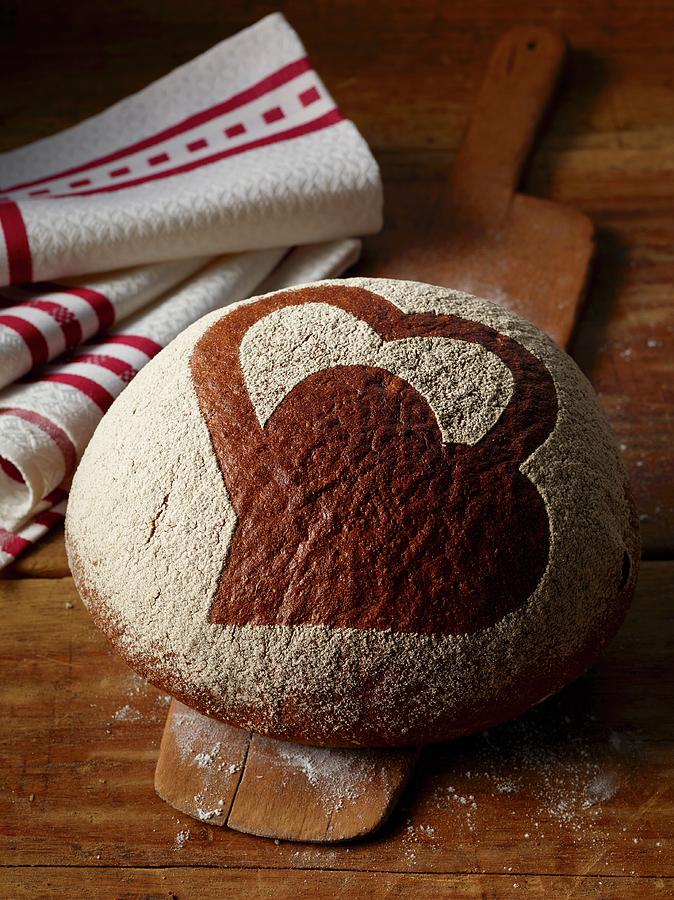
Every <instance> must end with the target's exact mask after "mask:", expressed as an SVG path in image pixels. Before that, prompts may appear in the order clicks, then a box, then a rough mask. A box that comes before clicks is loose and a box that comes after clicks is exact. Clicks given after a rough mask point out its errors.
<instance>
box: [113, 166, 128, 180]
mask: <svg viewBox="0 0 674 900" xmlns="http://www.w3.org/2000/svg"><path fill="white" fill-rule="evenodd" d="M130 171H131V169H130V168H129V167H128V166H120V167H119V169H111V170H110V171H109V172H108V175H109V176H110V178H121V177H122V175H128V174H129V172H130Z"/></svg>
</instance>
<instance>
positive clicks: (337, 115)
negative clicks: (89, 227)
mask: <svg viewBox="0 0 674 900" xmlns="http://www.w3.org/2000/svg"><path fill="white" fill-rule="evenodd" d="M343 118H344V116H343V115H342V114H341V112H340V111H339V109H337V108H336V107H335V108H334V109H331V110H330V111H329V112H327V113H324V114H323V115H322V116H319V117H318V118H316V119H312V120H311V121H310V122H303V123H302V124H301V125H295V126H293V127H292V128H287V129H286V130H285V131H277V132H275V133H274V134H267V135H265V136H264V137H260V138H257V139H256V140H253V141H248V143H246V144H239V145H238V146H237V147H231V148H230V149H228V150H221V151H219V152H218V153H213V154H211V155H210V156H206V157H202V159H197V160H194V161H193V162H189V163H183V164H182V165H180V166H175V167H174V168H172V169H165V170H163V171H161V172H155V173H154V174H152V175H144V176H142V177H140V178H133V179H132V180H131V181H123V182H121V183H120V184H108V185H105V186H103V187H96V188H91V190H88V191H78V192H77V193H76V194H53V195H52V197H53V198H56V199H61V198H65V197H90V196H92V195H94V194H109V193H112V192H114V191H122V190H125V189H127V188H132V187H138V185H141V184H147V183H148V182H150V181H157V180H159V179H163V178H170V177H171V176H173V175H182V174H183V173H184V172H192V171H194V170H195V169H200V168H202V167H203V166H209V165H212V164H213V163H216V162H220V161H221V160H223V159H227V158H228V157H230V156H236V155H238V154H240V153H247V152H248V151H249V150H256V149H258V148H259V147H267V146H269V145H270V144H278V143H281V142H282V141H290V140H293V139H294V138H298V137H302V135H305V134H311V133H312V132H314V131H321V130H322V129H323V128H328V127H329V126H330V125H336V124H337V123H338V122H341V121H342V119H343ZM110 174H112V173H110Z"/></svg>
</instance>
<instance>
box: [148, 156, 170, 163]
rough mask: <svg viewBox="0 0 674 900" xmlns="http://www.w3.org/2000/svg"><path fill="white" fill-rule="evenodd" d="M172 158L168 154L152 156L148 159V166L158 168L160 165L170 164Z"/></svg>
mask: <svg viewBox="0 0 674 900" xmlns="http://www.w3.org/2000/svg"><path fill="white" fill-rule="evenodd" d="M170 158H171V157H170V156H169V155H168V153H157V155H156V156H151V157H150V158H149V159H148V165H151V166H158V165H159V164H160V163H163V162H168V161H169V159H170Z"/></svg>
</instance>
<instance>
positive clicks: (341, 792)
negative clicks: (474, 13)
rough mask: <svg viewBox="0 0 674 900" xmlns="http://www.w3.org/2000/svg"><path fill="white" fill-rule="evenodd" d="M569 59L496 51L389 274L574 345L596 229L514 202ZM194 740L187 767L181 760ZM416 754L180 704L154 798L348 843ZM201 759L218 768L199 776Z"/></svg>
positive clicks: (398, 786)
mask: <svg viewBox="0 0 674 900" xmlns="http://www.w3.org/2000/svg"><path fill="white" fill-rule="evenodd" d="M564 54H565V44H564V39H563V37H562V36H561V35H560V34H559V33H558V32H556V31H553V30H551V29H549V28H541V27H537V26H521V27H517V28H514V29H512V30H511V31H509V32H507V33H506V34H505V35H504V36H503V37H502V38H501V39H500V40H499V42H498V43H497V45H496V48H495V50H494V52H493V54H492V57H491V59H490V61H489V64H488V67H487V71H486V75H485V78H484V81H483V84H482V87H481V89H480V92H479V95H478V98H477V100H476V104H475V108H474V112H473V116H472V119H471V123H470V125H469V128H468V131H467V133H466V136H465V138H464V141H463V144H462V146H461V148H460V150H459V152H458V154H457V157H456V159H455V161H454V164H453V167H452V171H451V175H450V179H449V188H448V191H447V193H446V195H445V196H443V197H442V198H440V202H439V204H438V208H437V209H438V213H437V215H436V217H435V218H434V219H433V220H432V221H431V222H430V223H429V226H428V232H427V233H426V234H425V235H424V238H423V240H422V241H420V245H419V246H418V247H416V248H415V247H414V246H413V245H409V246H408V247H407V248H406V249H405V250H404V251H401V252H400V254H399V256H398V257H397V259H396V261H395V264H394V266H393V270H392V271H391V270H389V271H388V272H387V275H390V276H391V277H398V278H403V279H411V280H418V281H425V282H430V283H432V284H441V285H447V286H448V287H452V288H455V289H460V290H464V291H466V292H467V293H471V294H474V295H476V296H479V297H485V298H487V299H493V300H496V301H498V302H501V303H503V304H504V305H506V306H508V307H509V308H510V309H512V310H514V311H515V312H517V313H519V314H521V315H522V316H524V317H525V318H527V319H529V320H530V321H533V322H534V323H535V324H537V325H538V326H539V327H540V328H542V329H543V330H544V331H546V332H547V333H548V334H550V335H551V336H552V337H554V338H555V339H556V340H557V341H558V343H560V344H561V345H562V346H567V344H568V342H569V340H570V337H571V334H572V331H573V326H574V323H575V320H576V314H577V310H578V308H579V306H580V303H581V298H582V294H583V289H584V286H585V282H586V279H587V272H588V267H589V262H590V259H591V256H592V252H593V227H592V224H591V222H590V221H589V219H588V218H587V217H586V216H584V215H583V214H582V213H580V212H578V211H577V210H574V209H571V208H568V207H564V206H561V205H559V204H556V203H552V202H550V201H548V200H543V199H540V198H534V197H528V196H525V195H523V194H520V193H516V192H515V191H516V187H517V183H518V181H519V178H520V175H521V171H522V168H523V166H524V163H525V161H526V158H527V156H528V153H529V151H530V149H531V146H532V144H533V141H534V138H535V135H536V131H537V128H538V125H539V122H540V119H541V117H542V115H543V113H544V111H545V109H546V107H547V105H548V103H549V101H550V98H551V96H552V93H553V89H554V87H555V84H556V82H557V79H558V76H559V73H560V71H561V68H562V64H563V59H564ZM186 741H187V742H188V743H189V746H190V761H188V762H186V759H185V754H184V752H182V751H181V749H180V748H181V746H184V745H185V742H186ZM214 749H215V753H214ZM418 753H419V749H418V748H398V749H374V750H369V749H358V750H345V749H340V750H331V749H324V748H316V747H306V746H303V745H293V744H288V743H285V742H282V741H276V740H273V739H271V738H265V737H261V736H259V735H256V734H252V733H248V732H244V731H241V730H239V729H237V728H233V727H231V726H228V725H225V724H223V723H221V722H219V721H217V720H215V719H209V718H207V717H205V716H202V715H201V714H200V713H198V712H195V711H194V710H191V709H189V708H188V707H186V706H183V705H182V704H181V703H179V702H178V701H176V700H174V701H173V702H172V704H171V708H170V710H169V715H168V719H167V722H166V726H165V729H164V735H163V738H162V743H161V748H160V753H159V760H158V764H157V770H156V775H155V787H156V790H157V793H158V794H159V796H160V797H162V798H163V799H164V800H166V801H167V802H168V803H170V804H171V805H172V806H174V807H175V808H177V809H179V810H181V811H182V812H185V813H187V814H189V815H191V816H195V817H197V818H201V819H202V820H205V821H208V822H210V823H211V824H219V825H225V824H226V825H228V826H229V827H230V828H234V829H236V830H239V831H243V832H247V833H251V834H256V835H262V836H266V837H272V838H280V839H283V840H297V841H319V842H333V841H344V840H349V839H353V838H357V837H363V836H365V835H367V834H370V833H372V832H373V831H375V830H376V829H377V828H379V827H380V826H381V825H382V823H383V822H384V821H385V820H386V818H387V817H388V815H389V814H390V812H391V811H392V809H393V808H394V806H395V804H396V802H397V800H398V798H399V796H400V794H401V792H402V790H403V789H404V787H405V785H406V783H407V781H408V779H409V777H410V775H411V773H412V771H413V769H414V765H415V762H416V760H417V757H418ZM200 756H201V757H203V758H204V759H207V760H209V762H210V764H209V765H204V766H201V767H200V766H198V765H194V764H193V759H194V758H197V759H198V758H200Z"/></svg>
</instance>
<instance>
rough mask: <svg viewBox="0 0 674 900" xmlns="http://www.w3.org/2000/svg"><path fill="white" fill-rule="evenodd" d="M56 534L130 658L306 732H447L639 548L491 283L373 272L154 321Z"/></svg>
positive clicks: (575, 409) (554, 646) (560, 652)
mask: <svg viewBox="0 0 674 900" xmlns="http://www.w3.org/2000/svg"><path fill="white" fill-rule="evenodd" d="M67 544H68V552H69V557H70V560H71V566H72V568H73V574H74V576H75V579H76V583H77V586H78V589H79V590H80V593H81V595H82V597H83V599H84V601H85V603H86V604H87V605H88V607H89V609H90V610H91V612H92V615H93V616H94V619H95V620H96V622H97V623H98V624H99V625H100V626H101V627H102V628H103V630H104V631H105V632H106V634H107V635H108V637H109V638H110V639H111V641H112V642H113V644H114V645H115V646H116V648H117V649H118V650H119V652H120V653H121V654H122V655H123V656H124V657H125V659H126V660H127V661H128V662H129V663H130V664H131V665H132V666H133V667H134V668H136V669H137V670H138V671H140V672H141V674H143V675H144V676H145V677H147V678H149V679H150V680H151V681H153V682H154V683H155V684H158V685H160V686H161V687H162V688H164V689H165V690H167V691H169V692H170V693H172V694H174V695H175V696H177V697H179V698H180V699H182V700H183V701H184V702H186V703H188V704H189V705H192V706H194V707H196V708H198V709H199V710H200V711H202V712H205V713H208V714H211V715H214V716H216V717H219V718H222V719H223V720H225V721H227V722H229V723H231V724H234V725H239V726H241V727H244V728H250V729H252V730H254V731H257V732H260V733H264V734H271V735H273V736H277V737H282V738H285V739H288V740H294V741H304V742H307V743H315V744H327V745H334V746H338V745H344V746H358V745H362V746H367V745H395V744H409V743H416V742H424V741H428V740H437V739H443V738H449V737H453V736H456V735H460V734H465V733H468V732H470V731H473V730H476V729H479V728H485V727H488V726H490V725H492V724H495V723H497V722H500V721H503V720H505V719H507V718H510V717H511V716H513V715H516V714H518V713H519V712H521V711H523V710H524V709H526V708H527V707H528V706H530V705H531V704H532V703H535V702H537V701H538V700H540V699H542V698H543V697H545V696H546V695H548V694H550V693H551V692H553V691H556V690H558V689H559V688H560V687H561V686H563V685H564V684H565V683H567V682H568V681H569V680H571V679H572V678H574V677H576V676H577V675H578V674H580V673H581V672H582V671H583V670H584V669H585V668H587V666H588V665H589V664H590V663H591V662H592V661H593V659H594V658H595V657H596V655H597V654H598V653H599V652H600V650H601V648H602V647H603V645H604V644H605V643H606V641H607V640H608V639H609V638H610V636H611V635H612V634H613V633H614V631H615V630H616V628H617V627H618V625H619V624H620V622H621V621H622V618H623V616H624V613H625V610H626V608H627V606H628V604H629V602H630V599H631V596H632V593H633V590H634V583H635V578H636V569H637V564H638V558H639V539H638V525H637V519H636V515H635V512H634V507H633V503H632V500H631V494H630V490H629V485H628V482H627V477H626V474H625V471H624V467H623V465H622V462H621V459H620V455H619V452H618V450H617V448H616V445H615V442H614V440H613V437H612V435H611V433H610V430H609V428H608V425H607V422H606V419H605V417H604V415H603V413H602V411H601V410H600V408H599V406H598V403H597V400H596V397H595V395H594V392H593V391H592V388H591V387H590V385H589V384H588V382H587V381H586V379H585V378H584V377H583V376H582V374H581V373H580V372H579V370H578V368H577V367H576V365H575V364H574V363H573V361H572V360H571V359H570V358H569V357H568V356H567V355H566V354H565V353H563V351H561V350H560V349H559V348H557V347H556V346H555V345H554V344H553V342H552V341H550V340H549V339H548V338H547V337H545V336H544V335H542V334H541V333H540V332H539V331H538V330H537V329H535V328H534V327H533V326H532V325H530V324H528V323H526V322H523V321H522V320H521V319H518V318H517V317H515V316H513V315H512V314H510V313H509V312H508V311H506V310H504V309H502V308H500V307H497V306H495V305H493V304H490V303H487V302H485V301H482V300H478V299H476V298H473V297H469V296H468V295H465V294H460V293H457V292H454V291H450V290H447V289H445V288H439V287H432V286H429V285H423V284H418V283H410V282H396V281H386V280H377V279H348V280H344V281H331V282H324V283H318V284H316V285H310V286H304V287H300V288H296V289H291V290H290V291H284V292H279V293H277V294H271V295H267V296H266V297H264V298H262V299H257V300H255V301H254V302H250V301H248V302H246V303H242V304H237V305H236V306H234V307H229V308H228V309H227V310H226V311H219V312H217V313H214V314H211V315H210V316H207V317H205V318H204V319H202V320H200V321H199V322H197V323H196V324H195V325H194V326H192V327H191V328H190V329H188V330H187V331H186V332H184V333H183V334H181V335H180V336H179V337H178V338H177V339H176V340H175V341H174V342H173V343H172V344H171V345H170V346H169V347H167V348H166V349H165V350H164V351H162V352H161V353H160V354H159V355H158V356H157V357H156V358H155V359H154V360H153V361H152V362H151V363H150V364H149V365H148V366H147V367H145V369H143V371H142V372H141V373H140V374H139V375H138V376H137V378H136V379H134V381H133V382H132V384H131V385H130V386H129V387H128V388H127V389H126V390H125V391H124V393H123V394H122V395H121V396H120V397H119V399H118V400H116V401H115V403H114V404H113V406H112V407H111V410H110V411H109V413H108V414H107V415H106V416H105V417H104V419H103V421H102V422H101V424H100V426H99V428H98V429H97V431H96V434H95V435H94V438H93V439H92V441H91V443H90V444H89V447H88V448H87V450H86V452H85V455H84V458H83V460H82V463H81V464H80V467H79V469H78V472H77V474H76V476H75V480H74V483H73V489H72V493H71V497H70V502H69V509H68V519H67Z"/></svg>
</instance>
